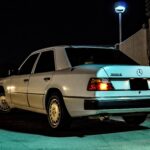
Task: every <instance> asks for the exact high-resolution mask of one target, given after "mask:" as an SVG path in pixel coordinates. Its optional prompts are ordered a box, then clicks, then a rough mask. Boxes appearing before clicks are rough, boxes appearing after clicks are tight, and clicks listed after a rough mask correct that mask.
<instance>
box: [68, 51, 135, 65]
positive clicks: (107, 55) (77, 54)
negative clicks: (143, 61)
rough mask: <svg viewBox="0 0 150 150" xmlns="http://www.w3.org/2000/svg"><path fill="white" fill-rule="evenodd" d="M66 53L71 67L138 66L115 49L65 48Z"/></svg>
mask: <svg viewBox="0 0 150 150" xmlns="http://www.w3.org/2000/svg"><path fill="white" fill-rule="evenodd" d="M66 53H67V55H68V58H69V61H70V63H71V65H72V67H74V66H78V65H83V64H112V65H113V64H118V65H120V64H123V65H124V64H125V65H138V63H136V62H135V61H134V60H132V59H131V58H129V57H128V56H126V55H125V54H124V53H122V52H121V51H119V50H115V49H102V48H66Z"/></svg>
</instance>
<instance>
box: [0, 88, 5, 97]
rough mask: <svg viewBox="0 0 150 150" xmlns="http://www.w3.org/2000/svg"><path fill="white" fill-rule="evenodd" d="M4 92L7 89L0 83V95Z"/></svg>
mask: <svg viewBox="0 0 150 150" xmlns="http://www.w3.org/2000/svg"><path fill="white" fill-rule="evenodd" d="M2 94H3V95H5V89H4V87H3V86H2V85H0V96H1V95H2Z"/></svg>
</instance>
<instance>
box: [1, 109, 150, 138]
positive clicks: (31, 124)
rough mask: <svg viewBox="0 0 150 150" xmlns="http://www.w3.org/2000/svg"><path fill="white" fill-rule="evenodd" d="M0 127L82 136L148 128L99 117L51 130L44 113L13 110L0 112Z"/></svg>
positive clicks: (74, 121)
mask: <svg viewBox="0 0 150 150" xmlns="http://www.w3.org/2000/svg"><path fill="white" fill-rule="evenodd" d="M0 129H3V130H8V131H14V132H22V133H29V134H37V135H44V136H52V137H71V136H77V137H84V136H87V135H96V134H109V133H117V132H127V131H134V130H146V129H149V128H148V127H145V126H136V127H135V126H131V125H127V124H126V123H124V122H123V121H116V120H106V121H103V122H102V121H100V120H99V119H74V120H73V122H72V125H71V127H70V128H68V129H65V130H61V131H52V130H51V129H50V127H49V124H48V121H47V117H46V115H43V114H37V113H33V112H27V111H22V110H14V111H12V112H11V113H7V114H6V113H0Z"/></svg>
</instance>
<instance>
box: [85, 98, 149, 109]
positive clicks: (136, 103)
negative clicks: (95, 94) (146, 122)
mask: <svg viewBox="0 0 150 150" xmlns="http://www.w3.org/2000/svg"><path fill="white" fill-rule="evenodd" d="M149 107H150V100H149V99H148V100H147V99H138V100H121V101H115V100H107V101H105V100H101V101H98V100H84V109H85V110H99V109H100V110H104V109H128V108H149Z"/></svg>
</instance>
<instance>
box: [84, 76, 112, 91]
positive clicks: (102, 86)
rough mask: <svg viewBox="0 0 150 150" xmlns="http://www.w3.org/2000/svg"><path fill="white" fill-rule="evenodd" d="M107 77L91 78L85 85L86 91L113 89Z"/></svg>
mask: <svg viewBox="0 0 150 150" xmlns="http://www.w3.org/2000/svg"><path fill="white" fill-rule="evenodd" d="M113 89H114V88H113V86H112V84H111V83H110V82H109V80H108V79H99V78H91V79H90V81H89V84H88V87H87V90H88V91H109V90H113Z"/></svg>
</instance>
